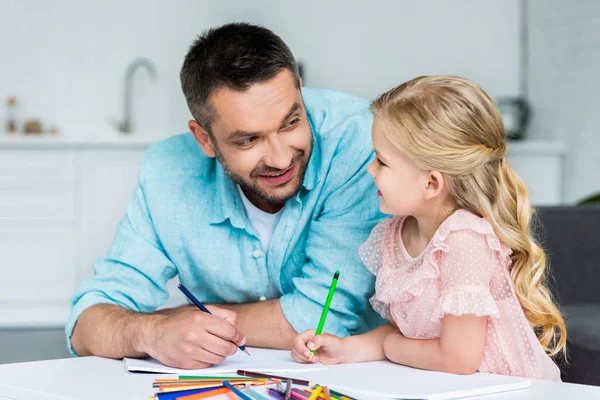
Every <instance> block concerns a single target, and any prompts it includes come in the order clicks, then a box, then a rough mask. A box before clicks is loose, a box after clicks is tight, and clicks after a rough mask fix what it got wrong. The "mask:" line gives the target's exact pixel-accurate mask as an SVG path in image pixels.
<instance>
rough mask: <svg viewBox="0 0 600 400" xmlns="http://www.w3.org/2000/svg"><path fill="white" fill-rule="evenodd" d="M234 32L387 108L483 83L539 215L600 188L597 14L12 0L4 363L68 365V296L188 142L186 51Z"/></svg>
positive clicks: (477, 0) (431, 0)
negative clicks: (152, 180) (247, 32)
mask: <svg viewBox="0 0 600 400" xmlns="http://www.w3.org/2000/svg"><path fill="white" fill-rule="evenodd" d="M232 21H248V22H253V23H258V24H262V25H264V26H266V27H268V28H269V29H271V30H273V31H274V32H275V33H277V34H278V35H280V36H281V37H282V38H283V40H284V41H286V43H287V44H288V45H289V46H290V48H291V49H292V51H293V53H294V54H295V56H296V58H297V60H298V61H299V62H300V63H301V64H302V74H303V78H304V83H305V85H306V86H312V87H324V88H332V89H337V90H341V91H345V92H349V93H352V94H355V95H359V96H363V97H366V98H373V97H375V96H376V95H377V94H379V93H381V92H383V91H385V90H387V89H389V88H391V87H393V86H395V85H397V84H399V83H401V82H403V81H406V80H408V79H410V78H413V77H415V76H418V75H431V74H452V75H461V76H465V77H468V78H470V79H473V80H475V81H477V82H478V83H479V84H481V85H482V86H483V88H484V89H485V90H486V91H487V92H488V93H489V94H490V96H491V97H492V98H493V99H494V100H495V101H496V102H497V104H498V105H499V106H500V108H501V111H502V113H503V118H504V121H505V125H506V127H507V132H508V133H509V134H510V136H511V141H510V144H509V154H510V155H509V157H510V160H511V162H512V163H513V165H514V166H515V168H516V169H517V171H518V172H519V173H520V174H521V175H522V177H523V178H524V179H525V181H526V183H527V184H528V186H529V187H530V189H531V191H532V199H533V202H534V204H535V205H539V206H557V205H568V204H571V205H572V204H576V203H578V202H581V201H583V200H584V199H586V198H589V197H593V196H594V194H596V193H598V192H600V174H599V173H598V172H600V157H599V156H598V147H599V146H600V118H599V117H598V115H599V114H598V112H597V110H598V108H599V107H600V90H599V89H600V77H599V74H598V73H597V71H598V70H599V69H598V68H599V67H600V36H599V32H600V2H598V1H593V0H578V1H577V2H573V1H567V0H485V1H481V0H454V1H451V2H450V1H444V0H420V1H416V0H412V1H411V0H401V1H400V0H370V1H363V0H354V1H344V0H318V1H317V0H305V1H302V2H289V1H274V0H273V1H265V0H255V1H245V0H220V1H208V0H207V1H198V0H194V1H192V0H177V1H166V0H144V1H142V0H128V1H126V2H124V1H117V0H104V1H101V2H92V1H81V0H53V1H43V0H19V1H17V0H0V60H1V62H0V100H1V101H2V103H0V254H2V255H3V257H2V259H0V268H2V278H1V279H0V363H7V362H16V361H26V360H38V359H44V358H57V357H66V356H68V352H67V350H66V347H65V339H64V334H63V333H62V326H63V325H64V323H65V321H66V318H67V315H68V311H69V300H70V296H71V295H72V293H73V290H74V287H75V285H76V284H77V282H79V280H81V279H82V278H84V277H85V276H88V275H89V274H91V273H92V264H93V260H94V259H95V258H96V257H98V256H101V255H102V254H103V253H104V252H105V251H106V249H107V247H108V245H109V244H110V242H111V240H112V236H113V234H114V232H115V228H116V224H117V222H118V221H119V220H120V219H121V218H122V216H123V215H124V212H125V207H126V203H127V200H128V198H129V196H130V195H131V193H132V191H133V188H134V185H135V183H136V179H137V168H138V166H139V162H140V159H141V154H142V152H143V151H144V150H145V149H146V148H147V147H148V146H150V145H151V144H152V143H154V142H155V141H157V140H161V139H163V138H166V137H168V136H171V135H174V134H178V133H182V132H185V131H186V130H187V121H188V119H189V118H190V115H189V112H188V110H187V107H186V104H185V100H184V98H183V95H182V93H181V90H180V85H179V69H180V67H181V64H182V62H183V57H184V55H185V53H186V51H187V48H188V47H189V45H190V44H191V42H192V41H193V40H194V38H195V37H196V36H197V35H198V34H199V33H201V32H202V31H204V30H205V29H207V28H209V27H211V26H216V25H220V24H223V23H226V22H232ZM179 300H180V299H177V298H173V299H172V300H170V303H169V304H176V303H177V302H178V301H179Z"/></svg>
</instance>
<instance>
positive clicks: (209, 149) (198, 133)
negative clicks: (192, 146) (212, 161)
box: [188, 119, 215, 158]
mask: <svg viewBox="0 0 600 400" xmlns="http://www.w3.org/2000/svg"><path fill="white" fill-rule="evenodd" d="M188 128H190V132H192V133H193V134H194V137H195V138H196V141H197V142H198V143H199V144H200V147H202V151H204V154H206V155H207V156H208V157H211V158H214V157H215V149H214V147H213V146H214V145H213V142H212V139H211V138H210V136H209V134H208V132H207V131H206V129H204V128H203V127H201V126H200V124H199V123H197V122H196V121H194V120H193V119H192V120H190V121H189V122H188Z"/></svg>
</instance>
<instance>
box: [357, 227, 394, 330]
mask: <svg viewBox="0 0 600 400" xmlns="http://www.w3.org/2000/svg"><path fill="white" fill-rule="evenodd" d="M398 221H399V217H396V218H388V219H384V220H383V221H381V222H379V223H378V224H377V225H376V226H375V228H373V230H372V231H371V234H370V235H369V238H368V239H367V241H366V242H365V243H363V244H362V245H361V246H360V247H359V249H358V255H359V256H360V258H361V259H362V261H363V263H364V264H365V266H366V267H367V269H368V270H369V271H371V273H372V274H373V275H375V276H377V273H378V272H379V270H380V269H381V267H382V266H383V259H384V254H383V253H384V251H385V238H386V236H387V235H389V234H390V233H391V230H393V229H394V226H395V225H394V224H395V223H397V222H398ZM369 302H370V303H371V306H372V307H373V309H374V310H375V311H376V312H377V313H378V314H379V315H381V316H382V317H383V318H385V319H387V320H390V319H391V318H392V317H391V315H390V306H389V304H387V303H385V302H383V301H381V300H379V299H378V298H377V293H376V294H375V295H374V296H373V297H371V299H369Z"/></svg>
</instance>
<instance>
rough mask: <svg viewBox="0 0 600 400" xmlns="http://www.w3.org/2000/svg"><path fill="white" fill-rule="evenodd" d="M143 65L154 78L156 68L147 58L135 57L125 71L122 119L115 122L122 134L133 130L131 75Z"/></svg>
mask: <svg viewBox="0 0 600 400" xmlns="http://www.w3.org/2000/svg"><path fill="white" fill-rule="evenodd" d="M141 67H144V68H146V70H148V73H149V74H150V77H151V78H152V80H156V69H155V68H154V64H152V62H151V61H150V60H148V59H147V58H136V59H135V60H133V61H132V62H131V63H130V64H129V66H127V71H126V72H125V93H124V102H123V121H121V122H118V123H117V128H118V129H119V132H121V133H124V134H130V133H131V132H132V131H133V125H132V123H131V109H132V104H131V103H132V98H133V96H132V92H133V76H134V75H135V73H136V71H137V70H138V68H141Z"/></svg>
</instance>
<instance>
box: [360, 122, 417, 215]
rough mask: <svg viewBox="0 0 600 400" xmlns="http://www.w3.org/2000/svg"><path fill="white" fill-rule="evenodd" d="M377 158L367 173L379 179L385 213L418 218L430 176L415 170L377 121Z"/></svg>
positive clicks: (377, 182) (374, 131)
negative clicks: (416, 216)
mask: <svg viewBox="0 0 600 400" xmlns="http://www.w3.org/2000/svg"><path fill="white" fill-rule="evenodd" d="M371 138H372V140H373V148H374V149H375V156H376V157H375V159H374V160H373V161H372V162H371V164H369V167H368V168H367V171H368V172H369V174H371V175H373V177H374V178H375V186H377V189H378V191H377V195H378V196H379V201H380V203H379V209H380V210H381V212H383V213H385V214H392V215H417V214H419V212H420V211H421V210H422V208H423V206H424V203H425V199H424V197H423V195H424V192H425V189H426V188H427V185H428V178H427V173H425V172H423V171H420V170H418V169H417V168H415V167H414V166H413V165H412V164H411V163H410V161H409V160H408V159H407V158H406V157H405V156H404V155H403V154H402V153H401V152H400V151H399V150H398V149H397V148H396V147H394V145H393V144H392V143H391V142H390V141H389V140H388V139H387V138H386V137H385V135H384V134H383V131H382V126H381V124H380V123H379V122H378V121H377V119H376V120H375V121H374V122H373V128H372V132H371Z"/></svg>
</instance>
